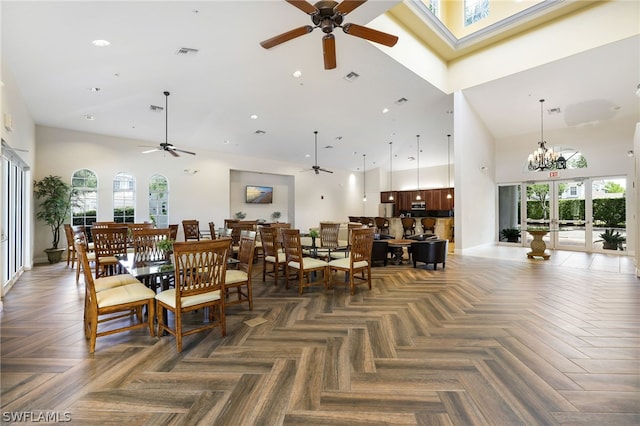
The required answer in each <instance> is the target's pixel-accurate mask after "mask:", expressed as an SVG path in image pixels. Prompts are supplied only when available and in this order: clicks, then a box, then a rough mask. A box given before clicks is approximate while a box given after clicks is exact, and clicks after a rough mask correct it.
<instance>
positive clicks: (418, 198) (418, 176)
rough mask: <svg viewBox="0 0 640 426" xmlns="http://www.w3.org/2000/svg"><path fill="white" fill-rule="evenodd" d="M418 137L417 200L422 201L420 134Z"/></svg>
mask: <svg viewBox="0 0 640 426" xmlns="http://www.w3.org/2000/svg"><path fill="white" fill-rule="evenodd" d="M416 139H417V140H418V143H417V145H416V146H417V155H416V160H417V163H416V175H417V178H418V179H417V180H418V188H417V189H418V195H416V200H417V201H420V200H422V197H421V196H420V135H416Z"/></svg>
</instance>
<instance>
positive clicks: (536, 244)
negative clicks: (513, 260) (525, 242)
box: [527, 229, 551, 260]
mask: <svg viewBox="0 0 640 426" xmlns="http://www.w3.org/2000/svg"><path fill="white" fill-rule="evenodd" d="M527 232H528V233H530V234H531V236H532V237H533V240H531V251H530V252H529V253H527V258H529V259H533V258H534V257H536V256H538V257H541V258H543V259H544V260H549V257H551V255H550V254H549V252H547V251H546V250H547V244H546V243H545V242H544V240H543V239H542V238H543V237H544V236H545V235H547V234H548V233H549V231H547V230H541V229H536V230H528V229H527Z"/></svg>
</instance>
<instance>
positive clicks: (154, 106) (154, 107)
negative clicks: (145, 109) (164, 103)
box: [149, 105, 164, 112]
mask: <svg viewBox="0 0 640 426" xmlns="http://www.w3.org/2000/svg"><path fill="white" fill-rule="evenodd" d="M149 109H150V110H151V111H153V112H160V111H164V108H163V107H161V106H158V105H149Z"/></svg>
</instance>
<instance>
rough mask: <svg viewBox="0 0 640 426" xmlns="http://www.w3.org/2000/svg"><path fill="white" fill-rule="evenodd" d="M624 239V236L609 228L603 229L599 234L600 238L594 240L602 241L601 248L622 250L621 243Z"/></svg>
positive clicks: (625, 239)
mask: <svg viewBox="0 0 640 426" xmlns="http://www.w3.org/2000/svg"><path fill="white" fill-rule="evenodd" d="M626 241H627V238H626V237H624V236H623V235H622V234H621V233H620V232H618V231H614V230H613V228H611V229H605V230H604V232H603V233H602V234H600V239H599V240H596V241H595V242H596V243H602V248H603V249H605V250H623V247H622V244H623V243H625V242H626Z"/></svg>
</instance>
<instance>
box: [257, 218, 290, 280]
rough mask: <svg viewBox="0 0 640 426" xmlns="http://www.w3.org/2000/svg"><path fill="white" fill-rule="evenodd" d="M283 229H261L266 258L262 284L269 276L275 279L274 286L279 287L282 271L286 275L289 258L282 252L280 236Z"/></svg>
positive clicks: (263, 265) (263, 264)
mask: <svg viewBox="0 0 640 426" xmlns="http://www.w3.org/2000/svg"><path fill="white" fill-rule="evenodd" d="M279 229H281V228H275V227H267V226H263V227H262V228H260V238H261V240H262V249H263V250H264V257H263V258H262V282H265V281H266V278H267V275H268V276H270V277H273V279H274V280H275V281H274V284H275V285H278V275H279V273H280V271H282V273H283V274H284V266H285V261H286V260H287V257H286V256H285V254H284V252H283V251H282V250H280V242H279V234H280V230H279Z"/></svg>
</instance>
